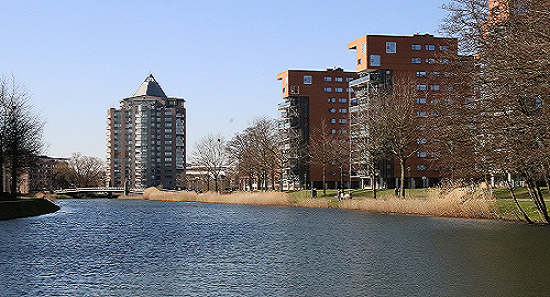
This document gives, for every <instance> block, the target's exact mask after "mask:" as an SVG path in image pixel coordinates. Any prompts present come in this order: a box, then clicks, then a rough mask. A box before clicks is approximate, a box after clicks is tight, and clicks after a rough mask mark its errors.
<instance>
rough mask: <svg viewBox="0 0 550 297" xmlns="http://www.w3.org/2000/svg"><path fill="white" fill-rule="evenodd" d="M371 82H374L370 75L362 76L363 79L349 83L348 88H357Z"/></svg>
mask: <svg viewBox="0 0 550 297" xmlns="http://www.w3.org/2000/svg"><path fill="white" fill-rule="evenodd" d="M372 81H374V78H373V77H372V75H370V74H369V75H366V76H363V77H360V78H358V79H354V80H352V81H350V82H349V86H350V87H351V88H353V87H358V86H360V85H362V84H365V83H367V82H372Z"/></svg>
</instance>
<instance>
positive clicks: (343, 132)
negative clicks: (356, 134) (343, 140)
mask: <svg viewBox="0 0 550 297" xmlns="http://www.w3.org/2000/svg"><path fill="white" fill-rule="evenodd" d="M338 132H339V133H340V134H347V133H348V131H347V130H346V129H340V130H339V131H338Z"/></svg>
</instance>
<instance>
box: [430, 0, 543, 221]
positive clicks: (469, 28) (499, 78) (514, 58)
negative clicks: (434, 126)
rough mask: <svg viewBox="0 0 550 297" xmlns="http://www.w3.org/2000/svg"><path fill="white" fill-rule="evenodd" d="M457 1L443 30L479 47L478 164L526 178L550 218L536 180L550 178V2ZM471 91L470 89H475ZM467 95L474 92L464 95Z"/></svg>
mask: <svg viewBox="0 0 550 297" xmlns="http://www.w3.org/2000/svg"><path fill="white" fill-rule="evenodd" d="M490 4H491V5H489V2H488V1H483V0H453V1H451V2H450V4H449V5H446V6H445V7H444V8H445V9H447V10H448V11H449V16H448V17H447V19H446V20H445V21H444V24H443V25H442V27H441V29H442V32H443V33H446V34H447V35H450V36H454V37H458V38H459V41H461V42H460V43H459V44H460V45H461V46H462V52H466V53H470V54H474V55H475V58H473V59H472V67H470V68H469V69H468V70H469V71H466V72H464V73H462V74H461V75H462V77H468V78H469V79H468V80H469V81H470V83H471V84H472V90H473V91H474V92H472V93H471V94H475V96H474V97H473V98H474V101H475V108H473V110H475V113H474V114H473V115H472V116H471V117H470V119H474V120H473V121H472V120H470V121H468V125H469V126H470V130H471V131H474V133H473V134H472V135H475V137H472V138H470V139H471V140H477V143H475V141H473V143H475V145H474V146H473V147H474V150H473V151H474V152H476V153H479V154H478V155H477V158H476V159H477V160H482V162H478V163H477V166H478V167H479V168H483V170H482V171H484V172H485V173H484V174H485V175H486V176H487V175H492V176H495V175H497V174H498V173H499V172H501V173H502V175H505V176H506V175H511V176H516V177H519V178H522V179H524V180H525V183H526V186H527V189H528V190H529V194H530V196H531V198H532V200H533V202H534V203H535V205H536V207H537V210H538V212H539V214H540V216H541V218H542V220H543V221H544V222H545V223H550V217H549V216H548V211H547V209H546V205H545V202H544V199H543V198H542V194H541V190H540V188H539V186H538V182H537V181H541V180H545V181H546V182H547V184H548V176H549V167H548V165H549V164H550V162H549V160H550V154H549V153H550V143H549V141H550V139H549V137H548V136H547V135H549V132H550V123H549V121H548V115H549V114H550V110H549V109H548V106H550V105H549V104H550V66H548V60H550V52H548V50H547V49H548V48H549V46H550V3H549V2H548V1H534V0H523V1H498V2H497V1H494V2H491V3H490ZM470 96H471V95H470ZM464 99H467V97H465V98H464Z"/></svg>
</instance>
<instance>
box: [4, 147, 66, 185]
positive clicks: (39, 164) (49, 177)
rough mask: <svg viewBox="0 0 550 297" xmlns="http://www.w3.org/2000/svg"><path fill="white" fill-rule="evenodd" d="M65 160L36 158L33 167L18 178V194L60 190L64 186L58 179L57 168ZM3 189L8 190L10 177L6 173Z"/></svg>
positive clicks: (45, 157) (47, 157)
mask: <svg viewBox="0 0 550 297" xmlns="http://www.w3.org/2000/svg"><path fill="white" fill-rule="evenodd" d="M66 160H67V159H66V158H55V157H49V156H38V157H37V159H36V164H35V166H33V167H31V168H29V169H28V170H27V172H25V173H24V174H22V175H21V176H20V177H19V181H18V187H19V193H21V194H29V193H38V192H48V191H54V190H58V189H61V188H63V187H65V186H66V185H65V184H64V183H63V182H62V181H61V180H60V179H59V178H58V174H57V168H58V166H59V164H60V163H62V162H65V161H66ZM3 177H4V180H3V186H4V189H9V186H10V176H9V174H8V173H7V172H5V173H4V175H3Z"/></svg>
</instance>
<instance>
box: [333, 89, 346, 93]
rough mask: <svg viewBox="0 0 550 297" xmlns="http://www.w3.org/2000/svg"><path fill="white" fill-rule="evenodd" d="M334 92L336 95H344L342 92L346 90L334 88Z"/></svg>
mask: <svg viewBox="0 0 550 297" xmlns="http://www.w3.org/2000/svg"><path fill="white" fill-rule="evenodd" d="M334 91H335V92H336V93H342V92H343V91H344V89H342V88H334Z"/></svg>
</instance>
